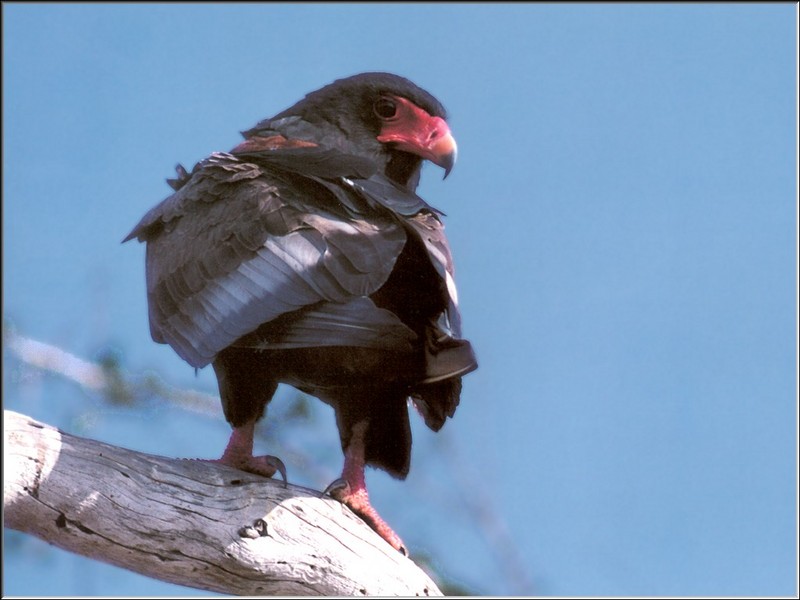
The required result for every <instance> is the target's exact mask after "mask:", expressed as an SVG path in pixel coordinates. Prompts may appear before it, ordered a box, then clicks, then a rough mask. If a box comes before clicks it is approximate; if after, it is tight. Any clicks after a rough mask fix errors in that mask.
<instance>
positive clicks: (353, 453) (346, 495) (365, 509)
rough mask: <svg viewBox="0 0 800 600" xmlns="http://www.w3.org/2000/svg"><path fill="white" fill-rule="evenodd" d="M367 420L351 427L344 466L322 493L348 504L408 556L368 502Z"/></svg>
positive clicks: (389, 528) (400, 543)
mask: <svg viewBox="0 0 800 600" xmlns="http://www.w3.org/2000/svg"><path fill="white" fill-rule="evenodd" d="M367 426H368V424H367V422H366V421H362V422H360V423H358V424H357V425H355V426H354V427H353V430H352V431H353V434H352V437H351V438H350V443H349V444H348V446H347V449H346V450H345V453H344V468H343V469H342V477H341V479H337V480H336V481H334V482H333V483H332V484H331V485H330V486H328V489H326V490H325V492H323V493H327V492H330V494H331V496H333V497H334V498H336V499H337V500H338V501H339V502H341V503H342V504H345V505H346V506H348V507H349V508H350V509H351V510H352V511H353V512H354V513H356V514H357V515H358V516H359V517H361V518H362V519H363V520H364V521H365V522H366V523H367V525H369V526H370V527H372V529H374V530H375V532H376V533H377V534H378V535H380V536H381V537H382V538H383V539H384V540H386V541H387V542H389V544H390V545H391V546H392V547H393V548H394V549H395V550H398V551H399V552H401V553H402V554H404V555H405V556H408V550H406V547H405V544H403V540H401V539H400V537H399V536H398V535H397V534H396V533H395V532H394V531H393V530H392V528H391V527H389V524H388V523H386V521H384V520H383V519H382V518H381V516H380V515H379V514H378V512H377V511H376V510H375V509H374V508H373V506H372V505H371V504H370V502H369V494H367V484H366V482H365V480H364V467H365V461H364V435H365V433H366V430H367Z"/></svg>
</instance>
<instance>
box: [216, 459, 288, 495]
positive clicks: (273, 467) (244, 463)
mask: <svg viewBox="0 0 800 600" xmlns="http://www.w3.org/2000/svg"><path fill="white" fill-rule="evenodd" d="M208 462H213V463H217V464H221V465H226V466H228V467H233V468H234V469H239V470H240V471H246V472H247V473H254V474H256V475H261V476H263V477H273V476H274V475H275V473H280V476H281V478H282V479H283V486H284V487H286V465H285V464H283V461H282V460H281V459H280V458H278V457H277V456H270V455H269V454H265V455H263V456H238V455H237V456H227V453H226V454H223V455H222V458H218V459H216V460H210V461H208Z"/></svg>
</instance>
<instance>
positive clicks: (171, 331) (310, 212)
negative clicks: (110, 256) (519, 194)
mask: <svg viewBox="0 0 800 600" xmlns="http://www.w3.org/2000/svg"><path fill="white" fill-rule="evenodd" d="M309 189H312V191H313V190H317V193H319V194H326V193H327V192H325V190H324V188H322V187H318V188H316V187H315V188H309ZM308 191H309V190H308V189H304V190H302V191H298V190H297V189H296V188H295V187H294V186H293V185H291V184H290V183H287V181H286V180H285V179H281V177H280V176H279V175H277V174H275V173H271V172H269V171H268V170H266V169H261V168H260V167H258V166H256V165H253V164H250V163H244V162H241V161H240V160H239V159H237V158H236V157H234V156H232V155H226V154H219V153H218V154H214V155H212V156H211V157H210V158H209V159H207V160H206V161H203V162H201V163H200V164H198V165H197V166H196V167H195V169H194V171H193V173H192V177H191V179H190V180H189V181H188V182H187V183H186V184H184V185H183V186H181V187H180V189H179V190H178V191H177V192H176V193H175V194H173V195H172V196H170V197H169V198H167V199H166V200H165V201H164V202H162V203H161V204H160V205H158V206H157V207H156V208H154V209H153V210H151V211H150V212H148V213H147V214H146V215H145V217H144V218H143V219H142V221H141V222H140V223H139V224H138V225H137V226H136V228H134V230H133V231H132V232H131V234H130V235H129V236H128V239H130V238H132V237H138V238H139V239H140V240H143V241H146V242H147V287H148V301H149V307H150V329H151V334H152V336H153V339H155V340H156V341H158V342H164V343H167V344H169V345H171V346H172V347H173V348H174V349H175V351H176V352H177V353H178V354H179V355H180V356H181V357H183V358H184V359H185V360H186V361H187V362H189V363H190V364H191V365H193V366H195V367H202V366H205V365H207V364H208V363H210V362H211V361H212V360H213V358H214V357H215V355H216V354H217V353H218V352H220V351H221V350H222V349H224V348H226V347H227V346H230V345H231V344H232V343H233V342H235V341H236V340H237V339H238V338H240V337H242V336H244V335H246V334H248V333H251V332H253V331H254V330H255V329H257V328H258V327H259V326H260V325H262V324H264V323H268V322H270V321H273V320H274V319H276V318H278V317H280V316H281V315H286V314H289V313H292V312H295V311H298V310H300V309H303V308H304V307H308V306H311V305H315V304H318V303H322V302H330V303H340V304H346V303H348V302H350V301H351V300H353V299H354V298H357V297H361V296H366V295H368V294H371V293H373V292H374V291H376V290H377V289H378V288H379V287H380V286H381V285H383V283H385V281H386V280H387V278H388V277H389V274H390V273H391V270H392V268H393V266H394V263H395V260H396V259H397V256H398V255H399V254H400V252H401V250H402V248H403V245H404V244H405V241H406V233H405V232H404V230H403V227H402V226H401V225H400V224H399V223H398V222H397V221H395V220H394V219H391V218H390V217H384V218H380V217H377V218H376V217H375V216H374V215H372V216H371V218H370V222H367V221H366V220H359V219H354V218H352V217H349V216H347V215H346V214H344V213H343V214H335V213H334V212H331V211H330V210H320V208H319V207H318V206H314V205H313V203H314V199H313V198H309V197H308ZM325 201H326V202H328V203H329V199H326V200H325ZM321 204H322V203H321ZM354 306H355V305H354ZM351 308H353V307H351ZM376 310H378V309H377V308H376ZM383 312H386V311H383ZM328 317H332V319H333V322H336V320H337V319H338V320H339V326H340V330H342V331H343V330H345V329H346V327H345V329H342V326H343V325H342V324H343V323H344V321H346V320H347V319H348V318H349V319H350V320H352V321H354V322H355V320H356V319H355V313H353V312H352V311H347V310H346V311H339V313H337V312H336V310H333V309H328V310H327V312H326V311H325V310H323V311H322V312H318V313H316V314H310V316H307V317H306V320H305V321H303V322H301V323H300V326H302V327H304V328H305V330H304V331H305V332H304V333H303V335H300V334H297V335H295V336H294V338H291V340H290V342H289V343H291V344H296V343H297V341H298V340H301V339H302V340H305V343H309V344H312V345H313V343H316V344H318V345H324V343H325V340H324V339H322V338H323V337H324V335H325V330H324V328H323V329H320V330H319V331H318V333H317V339H316V342H315V340H314V335H313V329H314V327H315V326H316V325H322V324H323V322H325V320H326V318H328ZM315 319H316V320H315ZM373 324H374V325H375V326H374V327H373V328H372V332H371V334H370V335H373V336H375V335H381V334H382V333H383V334H385V333H386V332H387V331H393V332H395V334H397V332H398V331H400V330H399V329H398V328H397V327H396V326H397V323H391V324H389V323H388V321H386V316H385V315H380V317H376V319H374V323H373ZM400 325H402V324H400ZM403 327H405V326H403ZM335 328H336V326H334V329H335ZM404 336H405V338H407V337H408V335H407V333H402V334H397V339H403V338H404ZM290 337H291V336H290ZM344 337H345V338H347V336H344ZM368 337H369V335H366V338H368ZM356 338H358V339H361V340H362V342H363V343H366V344H369V343H373V342H369V341H364V339H366V338H365V334H364V332H363V331H362V333H361V334H360V338H359V336H350V338H348V339H356ZM287 339H288V338H287Z"/></svg>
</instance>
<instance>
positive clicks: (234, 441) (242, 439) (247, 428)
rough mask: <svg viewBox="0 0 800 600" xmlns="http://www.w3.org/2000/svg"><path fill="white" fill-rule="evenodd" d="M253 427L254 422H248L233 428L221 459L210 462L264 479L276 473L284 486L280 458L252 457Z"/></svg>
mask: <svg viewBox="0 0 800 600" xmlns="http://www.w3.org/2000/svg"><path fill="white" fill-rule="evenodd" d="M255 426H256V422H255V421H250V422H248V423H245V424H244V425H242V426H240V427H234V428H233V431H232V432H231V437H230V440H228V446H227V447H226V448H225V452H223V453H222V457H221V458H218V459H217V460H213V461H211V462H215V463H220V464H223V465H227V466H229V467H233V468H235V469H239V470H241V471H247V472H248V473H255V474H256V475H263V476H264V477H272V476H273V475H275V473H276V472H277V473H280V474H281V477H283V482H284V484H285V483H286V466H285V465H284V464H283V461H282V460H281V459H280V458H278V457H277V456H269V455H264V456H253V434H254V432H255Z"/></svg>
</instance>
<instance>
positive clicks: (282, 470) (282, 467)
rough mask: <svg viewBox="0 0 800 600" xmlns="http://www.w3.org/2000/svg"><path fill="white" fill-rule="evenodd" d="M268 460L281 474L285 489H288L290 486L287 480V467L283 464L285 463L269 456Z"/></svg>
mask: <svg viewBox="0 0 800 600" xmlns="http://www.w3.org/2000/svg"><path fill="white" fill-rule="evenodd" d="M266 458H267V460H268V462H269V463H270V464H271V465H272V466H273V467H275V470H276V471H277V472H278V473H280V474H281V477H282V478H283V487H284V489H285V488H287V487H288V486H289V481H288V480H287V479H286V465H285V464H283V461H282V460H281V459H280V458H278V457H277V456H268V457H266Z"/></svg>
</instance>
